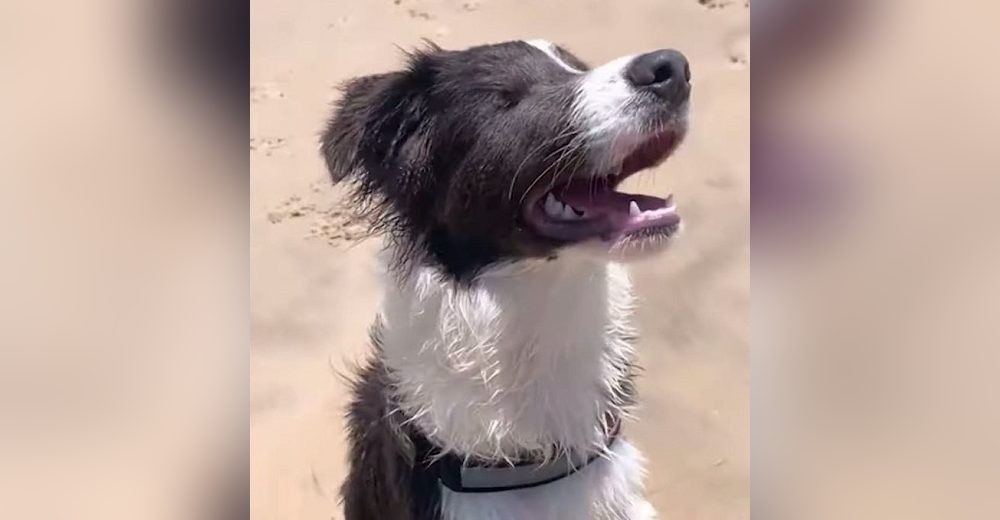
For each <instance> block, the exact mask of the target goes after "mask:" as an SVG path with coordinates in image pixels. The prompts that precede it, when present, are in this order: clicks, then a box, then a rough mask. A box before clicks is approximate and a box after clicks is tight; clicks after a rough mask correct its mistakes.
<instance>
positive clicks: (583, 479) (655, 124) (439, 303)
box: [322, 40, 691, 520]
mask: <svg viewBox="0 0 1000 520" xmlns="http://www.w3.org/2000/svg"><path fill="white" fill-rule="evenodd" d="M690 90H691V87H690V70H689V68H688V64H687V60H686V59H685V58H684V56H683V55H682V54H680V53H679V52H677V51H673V50H659V51H654V52H649V53H645V54H639V55H633V56H625V57H622V58H618V59H616V60H614V61H611V62H610V63H607V64H605V65H602V66H600V67H597V68H594V69H591V68H589V67H588V66H587V65H585V64H584V63H583V62H582V61H580V60H579V59H578V58H576V57H575V56H573V55H572V54H570V53H569V52H567V51H566V50H564V49H562V48H560V47H558V46H555V45H553V44H551V43H548V42H545V41H541V40H532V41H513V42H507V43H500V44H496V45H484V46H480V47H473V48H470V49H467V50H463V51H449V50H442V49H440V48H437V47H433V46H432V47H430V48H428V49H424V50H422V51H418V52H415V53H413V54H412V55H411V56H410V58H409V63H408V64H407V66H406V68H405V69H403V70H400V71H397V72H389V73H385V74H376V75H372V76H366V77H362V78H358V79H355V80H353V81H351V82H349V83H348V84H347V85H346V87H345V90H344V96H343V98H342V99H341V101H340V102H339V104H338V106H337V107H336V112H335V114H334V116H333V118H332V120H331V121H330V123H329V125H328V127H327V128H326V130H325V132H324V134H323V137H322V151H323V154H324V156H325V159H326V163H327V165H328V167H329V169H330V172H331V173H332V175H333V177H334V180H336V181H340V180H350V181H352V182H353V183H354V188H355V191H354V194H355V197H356V203H357V204H358V207H359V208H360V209H361V210H362V211H364V212H366V213H367V215H368V216H369V217H371V218H372V222H373V223H374V225H375V226H376V229H377V230H378V231H381V232H383V233H384V234H385V235H386V237H387V244H388V247H387V248H386V251H385V253H384V261H385V263H386V266H387V273H388V278H387V294H386V296H385V301H384V303H383V308H382V310H381V313H380V315H379V317H378V319H377V321H376V323H375V325H374V326H373V328H372V342H373V343H374V355H373V357H372V358H371V360H370V362H369V363H368V364H367V365H366V366H365V367H364V368H363V369H362V370H361V373H360V375H359V378H358V380H357V382H356V386H355V388H354V391H355V394H354V400H353V403H352V405H351V406H350V409H349V415H348V419H349V435H350V441H351V446H350V449H351V456H350V475H349V477H348V478H347V481H346V482H345V484H344V487H343V496H344V504H345V511H346V518H347V520H438V519H443V520H459V519H461V520H470V519H490V520H543V519H544V520H584V519H586V520H591V519H595V520H596V519H601V520H612V519H614V520H626V519H627V520H642V519H652V518H655V517H656V514H655V512H654V511H653V509H652V507H651V506H650V505H649V503H648V502H647V501H646V500H645V499H644V498H643V495H642V483H641V480H642V472H643V462H642V458H641V456H640V454H639V453H638V451H637V450H636V449H635V448H634V447H633V446H632V445H631V444H629V443H628V442H627V441H626V440H625V439H624V438H623V437H622V435H621V433H620V430H621V421H622V418H623V417H624V416H626V415H627V414H628V412H629V410H630V408H631V406H632V404H633V400H634V388H633V382H632V380H633V363H634V355H633V350H632V343H633V340H634V334H633V332H632V329H631V328H630V325H629V314H630V307H631V305H632V293H631V288H630V283H629V279H628V276H627V273H626V271H625V269H624V268H623V266H622V265H621V263H620V262H621V261H624V260H628V259H630V258H634V257H635V256H637V255H638V254H640V253H643V254H648V253H649V252H652V251H657V250H661V249H662V248H663V247H665V246H666V245H667V244H668V243H669V242H670V239H671V237H672V236H674V235H675V234H676V233H677V231H678V229H679V227H680V219H679V217H678V215H677V212H676V209H675V207H674V204H673V202H672V200H671V197H667V198H659V197H653V196H649V195H632V194H626V193H622V192H619V191H617V190H616V188H617V186H618V185H619V184H620V183H621V182H622V181H623V180H624V179H626V178H627V177H629V176H630V175H632V174H634V173H636V172H638V171H640V170H643V169H646V168H649V167H652V166H654V165H657V164H659V163H660V162H662V161H663V160H664V159H665V158H666V157H667V156H668V155H670V153H671V152H672V151H673V150H674V149H675V148H676V147H677V145H678V144H679V143H680V142H681V139H682V138H683V136H684V134H685V130H686V120H687V111H688V99H689V96H690Z"/></svg>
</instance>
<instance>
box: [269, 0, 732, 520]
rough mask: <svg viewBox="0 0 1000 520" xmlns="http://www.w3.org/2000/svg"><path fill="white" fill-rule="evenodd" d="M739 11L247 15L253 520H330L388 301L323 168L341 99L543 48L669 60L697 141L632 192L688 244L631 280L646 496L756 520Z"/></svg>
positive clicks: (660, 6) (280, 9)
mask: <svg viewBox="0 0 1000 520" xmlns="http://www.w3.org/2000/svg"><path fill="white" fill-rule="evenodd" d="M749 16H750V14H749V8H748V6H747V5H746V3H745V2H743V1H742V0H740V1H711V2H707V1H698V0H630V1H606V0H602V1H593V0H583V1H581V0H556V1H548V2H523V1H511V0H506V1H501V0H384V1H383V0H378V1H371V0H363V1H362V0H357V1H326V0H259V1H255V2H254V4H253V6H252V9H251V29H252V34H251V39H250V48H251V52H252V60H251V83H250V84H251V94H250V119H251V120H250V129H251V134H250V161H251V168H250V173H251V175H250V183H251V229H252V234H253V243H252V246H251V262H252V265H253V272H252V284H251V288H252V292H251V300H252V312H251V333H252V339H253V342H252V367H253V381H252V385H251V386H252V391H251V406H252V412H251V435H252V439H253V464H252V472H251V475H252V495H253V508H252V511H253V513H254V516H255V517H258V518H262V519H268V518H273V519H283V518H303V519H304V518H316V519H327V518H341V517H340V514H341V512H340V507H339V504H338V486H339V485H340V482H341V480H342V479H343V477H344V475H345V470H346V467H345V463H344V461H345V460H346V453H345V452H344V444H343V440H344V439H343V431H342V423H341V415H342V410H343V407H344V405H345V402H346V398H347V397H348V396H347V395H346V394H345V390H346V385H345V382H344V378H343V377H342V376H343V375H345V374H349V373H350V370H351V368H352V366H353V363H354V362H355V361H356V360H358V359H360V357H361V356H362V355H363V354H364V353H365V352H366V351H367V349H368V348H369V345H368V341H367V328H368V326H369V325H370V324H371V322H372V320H373V318H374V316H375V313H376V312H377V308H378V302H379V298H380V294H381V287H380V286H379V278H378V276H377V274H378V273H377V266H376V265H375V263H374V254H375V253H376V252H377V251H378V249H379V247H380V242H379V241H377V240H375V239H364V235H365V232H366V230H367V226H365V225H364V224H363V223H361V222H356V221H354V220H353V219H352V217H351V216H350V211H349V209H348V208H345V207H343V206H342V205H341V204H340V201H341V199H340V197H341V192H340V191H339V188H337V187H332V186H331V185H330V182H329V180H328V174H327V172H326V169H325V168H324V166H323V164H322V161H321V159H320V156H319V154H318V152H317V139H318V133H319V131H320V129H321V128H322V127H323V125H324V123H325V121H326V119H327V118H328V117H329V116H330V106H331V102H332V101H333V100H335V99H336V98H337V96H338V92H337V90H336V87H337V86H338V85H339V84H340V83H342V82H343V81H345V80H347V79H349V78H352V77H355V76H360V75H366V74H371V73H375V72H380V71H388V70H394V69H396V68H398V67H400V66H401V64H402V63H403V60H404V55H403V51H402V50H404V49H411V48H414V47H418V46H420V45H421V44H422V40H423V39H424V38H427V39H431V40H433V41H434V42H436V43H437V44H439V45H441V46H442V47H444V48H448V49H461V48H465V47H468V46H472V45H477V44H482V43H491V42H500V41H507V40H516V39H532V38H543V39H547V40H550V41H553V42H556V43H559V44H561V45H564V46H566V47H567V48H568V49H570V50H571V51H573V52H574V53H575V54H576V55H578V56H580V57H581V58H582V59H584V60H585V61H587V62H588V63H590V64H591V65H597V64H601V63H604V62H606V61H608V60H611V59H613V58H616V57H618V56H622V55H626V54H633V53H639V52H644V51H648V50H653V49H659V48H665V47H666V48H676V49H679V50H681V51H682V52H684V53H685V54H686V55H687V56H688V58H689V59H690V61H691V67H692V72H693V76H694V79H693V81H694V87H693V95H692V96H693V99H692V109H691V122H692V130H691V133H690V135H689V137H688V139H687V141H686V143H685V144H684V145H683V146H682V147H681V148H680V150H679V151H678V152H677V153H676V154H675V155H674V156H673V157H672V158H671V159H670V160H669V161H668V162H667V163H666V164H664V165H663V166H661V167H659V168H657V169H656V170H655V171H650V172H646V173H644V174H642V175H640V176H638V178H635V179H631V180H630V182H634V183H635V185H636V186H639V187H640V189H642V190H643V191H647V192H650V193H657V194H661V195H665V194H667V193H671V192H672V193H674V194H676V196H677V200H678V205H679V206H680V211H681V212H682V213H683V215H684V218H685V219H686V222H687V233H686V235H685V236H684V237H683V238H682V239H681V240H679V241H678V243H677V244H676V247H674V248H672V249H671V250H670V251H669V252H667V253H666V254H665V255H663V256H661V257H658V258H656V259H653V260H651V261H649V262H646V263H643V264H640V265H637V266H636V267H635V269H634V270H633V272H634V274H635V278H636V286H637V287H638V290H639V297H640V306H639V316H638V324H639V326H640V329H641V332H642V336H641V341H640V344H639V351H640V352H641V358H642V364H643V366H644V371H643V373H642V376H641V381H640V387H641V388H640V394H641V403H642V404H641V409H640V412H639V414H638V416H639V420H638V421H636V422H635V423H633V424H629V425H628V426H627V427H626V431H627V434H628V435H629V437H630V438H632V439H634V440H635V441H636V442H637V443H638V444H639V445H640V447H641V448H642V449H643V450H644V453H645V455H646V456H647V457H648V458H649V464H648V468H649V477H648V479H647V486H648V494H649V497H650V499H651V500H652V502H653V504H654V505H655V506H656V507H657V508H658V510H659V511H660V513H661V514H662V515H663V517H664V518H699V519H706V520H709V519H719V520H722V519H736V518H747V517H748V515H749V466H748V463H749V452H748V428H749V424H748V419H749V417H748V407H749V394H748V391H749V374H748V370H749V366H748V363H749V357H748V355H749V350H748V349H749V327H750V324H749V289H750V287H749V276H750V275H749V238H750V222H749V217H750V193H749V182H750V177H749V173H750V172H749V158H750V156H749V153H750V140H749V130H750V105H749V101H750V99H749V96H750V90H749V87H750V72H749V51H750V49H749V30H750V28H749V23H750V22H749Z"/></svg>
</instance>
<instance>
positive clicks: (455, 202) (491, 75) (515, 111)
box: [322, 40, 691, 278]
mask: <svg viewBox="0 0 1000 520" xmlns="http://www.w3.org/2000/svg"><path fill="white" fill-rule="evenodd" d="M690 89H691V87H690V70H689V68H688V64H687V61H686V60H685V58H684V56H683V55H682V54H680V53H679V52H676V51H671V50H659V51H654V52H649V53H645V54H639V55H633V56H625V57H622V58H618V59H616V60H613V61H611V62H610V63H607V64H605V65H602V66H600V67H597V68H594V69H590V68H589V67H587V65H585V64H584V63H583V62H582V61H580V60H579V59H578V58H576V57H575V56H573V55H572V54H570V53H569V52H567V51H566V50H564V49H562V48H560V47H557V46H555V45H553V44H551V43H548V42H545V41H540V40H533V41H513V42H507V43H500V44H495V45H484V46H480V47H473V48H470V49H467V50H463V51H448V50H442V49H440V48H437V47H431V48H429V49H426V50H422V51H418V52H415V53H413V54H411V55H410V58H409V64H408V66H407V67H406V68H405V69H404V70H401V71H398V72H389V73H385V74H377V75H373V76H366V77H362V78H358V79H355V80H353V81H351V82H349V83H348V84H347V85H346V86H345V88H344V95H343V97H342V98H341V100H340V102H339V103H338V105H337V107H336V113H335V114H334V116H333V118H332V120H331V121H330V123H329V125H328V126H327V128H326V131H325V132H324V134H323V137H322V149H323V154H324V156H325V159H326V162H327V166H328V167H329V169H330V172H331V174H332V175H333V178H334V180H336V181H339V180H341V179H351V180H353V181H354V182H355V185H356V192H355V193H356V195H357V200H358V202H359V203H360V204H361V207H362V209H364V210H366V211H367V212H369V215H370V216H371V217H373V223H374V225H375V226H376V227H377V229H380V230H383V231H386V232H388V233H389V235H390V237H391V239H392V240H393V241H394V243H395V244H396V245H397V246H401V250H402V251H405V252H406V253H407V254H405V255H404V256H405V257H406V258H409V259H414V258H420V259H421V261H429V262H433V263H434V264H436V265H437V266H438V267H440V268H441V269H442V270H443V271H444V272H445V273H447V274H449V275H451V276H454V277H456V278H468V277H470V276H473V275H474V274H475V273H477V272H479V271H480V270H481V269H483V268H484V267H487V266H489V265H492V264H496V263H498V262H505V261H514V260H519V259H525V258H555V257H558V256H559V255H560V253H561V252H562V251H563V250H564V249H566V248H571V247H578V248H583V249H589V250H591V251H593V250H598V251H603V252H614V253H615V254H617V255H625V256H628V255H629V253H630V252H631V251H639V250H649V249H656V247H657V246H658V245H660V244H664V243H666V242H667V241H668V239H669V238H670V237H671V235H673V234H674V233H675V232H676V231H677V229H678V226H679V225H680V219H679V217H678V216H677V213H676V211H675V208H674V205H673V203H672V201H671V198H670V197H667V198H665V199H664V198H658V197H652V196H648V195H630V194H625V193H620V192H618V191H616V190H615V188H616V187H617V186H618V184H619V183H621V181H622V180H624V179H625V178H626V177H628V176H630V175H632V174H633V173H636V172H638V171H640V170H643V169H646V168H649V167H651V166H654V165H657V164H659V163H660V162H662V161H663V160H664V159H665V158H666V157H667V156H668V155H670V153H671V152H672V151H673V150H674V149H675V148H676V147H677V145H678V144H679V143H680V141H681V139H682V138H683V136H684V133H685V130H686V119H687V107H688V98H689V95H690Z"/></svg>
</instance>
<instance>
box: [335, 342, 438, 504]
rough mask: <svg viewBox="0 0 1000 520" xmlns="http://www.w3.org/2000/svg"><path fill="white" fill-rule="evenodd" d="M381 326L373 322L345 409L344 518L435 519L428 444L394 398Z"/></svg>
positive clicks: (435, 493)
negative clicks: (368, 354) (370, 352)
mask: <svg viewBox="0 0 1000 520" xmlns="http://www.w3.org/2000/svg"><path fill="white" fill-rule="evenodd" d="M379 331H380V325H379V324H378V323H376V324H375V326H374V327H373V328H372V334H371V336H372V344H373V345H374V346H375V355H374V356H373V357H372V358H371V359H370V360H369V361H368V364H367V365H366V366H365V367H363V368H362V370H361V371H360V373H359V374H358V379H357V380H356V381H355V383H354V399H353V401H352V402H351V404H350V407H349V408H348V413H347V433H348V437H349V439H350V453H351V455H350V472H349V474H348V477H347V480H346V481H345V482H344V485H343V487H342V488H341V493H342V494H343V497H344V514H345V517H346V519H347V520H438V519H439V518H440V496H441V491H440V485H439V484H438V480H437V476H436V475H434V474H432V473H431V472H430V470H429V469H428V463H429V458H430V457H429V455H430V453H431V447H430V445H429V443H428V442H427V440H426V438H425V437H424V436H423V435H421V434H419V432H416V431H415V430H414V429H413V427H412V426H410V425H408V424H407V422H406V416H404V415H403V413H402V412H401V411H399V408H398V406H397V405H396V403H395V402H394V401H393V398H392V387H393V381H392V377H391V374H390V373H389V370H388V369H387V368H386V367H385V364H384V363H383V362H382V357H381V340H380V337H379V335H380V333H379Z"/></svg>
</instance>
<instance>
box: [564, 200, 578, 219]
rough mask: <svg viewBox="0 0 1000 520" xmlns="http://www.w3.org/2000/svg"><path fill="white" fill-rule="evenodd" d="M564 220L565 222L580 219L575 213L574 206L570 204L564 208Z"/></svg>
mask: <svg viewBox="0 0 1000 520" xmlns="http://www.w3.org/2000/svg"><path fill="white" fill-rule="evenodd" d="M562 218H563V219H565V220H576V219H577V218H578V217H577V216H576V212H575V211H573V206H570V205H569V204H566V205H565V206H563V213H562Z"/></svg>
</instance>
